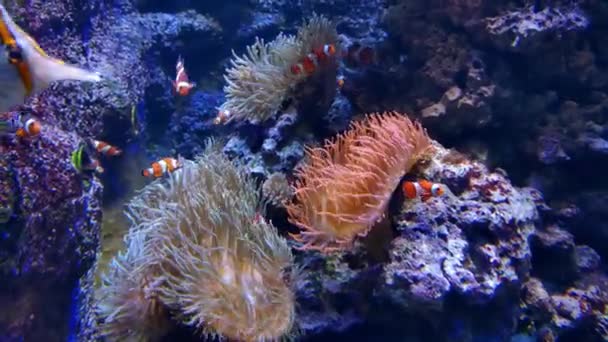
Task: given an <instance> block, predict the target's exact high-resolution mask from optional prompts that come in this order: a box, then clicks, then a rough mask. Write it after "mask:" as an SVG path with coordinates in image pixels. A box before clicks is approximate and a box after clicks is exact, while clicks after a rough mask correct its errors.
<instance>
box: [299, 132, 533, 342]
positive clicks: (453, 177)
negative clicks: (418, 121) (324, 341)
mask: <svg viewBox="0 0 608 342" xmlns="http://www.w3.org/2000/svg"><path fill="white" fill-rule="evenodd" d="M433 149H434V153H433V156H434V157H433V158H429V159H426V160H423V161H421V162H420V163H418V165H417V166H416V167H415V168H414V169H413V170H412V171H411V172H410V177H419V178H424V179H430V180H433V181H434V182H440V183H442V184H445V185H446V186H448V187H449V188H450V189H451V190H452V192H453V196H449V195H446V196H443V197H438V198H433V199H429V200H427V201H424V202H422V201H420V200H408V199H403V196H401V199H396V200H394V201H393V203H392V205H391V217H392V218H393V219H392V221H393V222H392V225H393V226H394V228H395V230H394V231H393V230H391V229H388V231H386V229H377V228H374V230H372V232H371V233H372V235H371V236H368V237H367V238H365V239H363V240H361V243H360V244H357V245H356V246H355V249H353V250H352V251H349V252H347V253H342V254H338V255H334V256H330V257H324V258H322V259H321V258H319V256H318V255H315V254H313V253H310V252H306V253H305V254H303V255H301V256H300V257H301V258H303V261H301V262H303V263H304V264H307V265H310V266H309V267H308V268H309V269H310V271H308V272H305V276H304V277H305V278H306V280H307V282H305V285H304V286H302V287H301V288H299V290H298V292H297V295H298V298H299V299H300V298H301V299H300V300H301V302H302V303H305V304H303V306H304V308H303V309H302V311H303V314H302V316H301V320H302V321H303V322H302V325H303V326H304V327H306V328H307V329H309V330H308V332H309V333H314V332H323V331H327V330H334V329H335V330H336V331H340V330H343V329H346V328H348V327H351V328H352V326H353V325H356V324H361V322H365V324H371V325H372V327H374V329H380V330H385V329H391V330H394V329H395V328H396V329H397V331H396V332H395V331H392V333H394V334H396V335H395V336H407V335H408V334H411V333H412V332H411V331H410V332H407V329H408V328H409V327H410V326H409V325H408V326H401V325H400V324H401V323H399V322H401V321H402V319H403V317H404V316H407V317H411V320H412V324H411V325H412V326H416V325H422V326H429V327H433V328H430V329H429V330H428V331H427V332H425V333H422V334H423V335H422V336H427V337H430V336H433V339H434V340H450V338H455V337H454V336H450V335H449V334H451V333H453V332H452V331H451V329H448V328H447V327H449V326H451V325H453V324H460V325H462V324H461V323H458V321H465V322H469V323H467V324H465V325H464V326H462V327H461V328H460V329H461V330H464V331H461V332H460V334H463V335H469V336H470V335H482V334H483V333H489V331H484V329H488V328H489V325H488V326H485V327H476V326H475V325H474V324H473V323H472V322H475V320H476V319H479V317H476V316H475V315H476V313H475V312H476V310H480V311H482V312H484V313H485V316H484V317H485V318H486V319H488V320H490V319H496V320H497V322H503V323H502V324H504V326H502V327H501V328H500V329H501V330H502V331H503V332H502V333H503V334H504V335H503V337H502V338H507V337H508V336H509V334H510V333H511V332H512V331H513V329H514V327H513V326H512V323H507V322H506V321H501V319H500V317H504V316H501V315H503V314H504V313H505V312H509V311H511V310H514V309H515V308H514V307H513V306H510V307H507V308H505V307H503V306H504V305H505V304H504V303H517V300H518V298H519V291H518V289H519V285H520V284H522V283H523V282H524V281H526V280H527V277H528V275H529V274H530V271H531V265H532V253H531V247H530V244H529V243H528V238H529V237H530V236H531V234H533V232H534V231H535V229H536V222H537V221H538V219H539V213H538V210H537V206H539V205H540V202H539V201H541V202H542V199H539V197H538V193H536V192H535V191H534V190H533V189H529V188H528V189H518V188H515V187H513V186H512V185H511V184H510V183H509V181H508V179H507V178H506V177H505V175H504V173H502V172H501V171H500V170H497V171H495V172H489V171H488V169H487V168H486V167H485V166H483V165H482V164H481V163H479V162H473V161H470V160H468V159H467V158H466V157H465V156H463V155H461V154H459V153H457V152H455V151H451V150H447V149H444V148H443V147H441V146H440V145H438V144H436V143H434V144H433ZM398 197H399V196H396V198H398ZM374 232H376V234H375V236H374ZM382 235H385V236H382ZM386 235H387V236H386ZM313 298H317V299H314V300H313ZM501 303H502V304H501ZM507 306H508V305H507ZM476 308H477V309H476ZM488 311H492V312H494V313H495V314H493V315H494V316H495V317H494V318H490V316H492V315H489V314H488ZM378 312H383V313H382V314H378ZM482 315H484V314H482ZM338 322H339V323H338ZM484 322H487V321H485V320H484ZM492 324H494V323H492ZM375 331H378V330H375ZM490 331H492V330H490ZM372 336H378V335H377V334H372Z"/></svg>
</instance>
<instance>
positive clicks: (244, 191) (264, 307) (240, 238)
mask: <svg viewBox="0 0 608 342" xmlns="http://www.w3.org/2000/svg"><path fill="white" fill-rule="evenodd" d="M183 163H184V165H183V167H182V168H181V169H180V170H178V171H176V172H175V173H173V174H172V175H171V177H170V178H169V179H167V180H165V181H163V180H158V181H156V182H154V183H152V184H150V185H148V186H147V187H146V188H145V189H144V190H143V191H142V192H141V193H140V194H139V195H138V196H136V197H135V198H134V199H133V200H132V201H131V202H130V204H129V206H128V210H129V215H130V217H132V221H133V225H132V228H131V229H130V232H129V235H128V239H129V240H130V242H129V245H128V248H129V250H128V251H127V252H126V254H124V255H122V254H121V255H119V256H118V257H116V258H115V259H114V263H113V264H112V266H111V273H110V274H108V275H107V276H106V277H104V280H105V281H104V284H103V285H102V290H101V292H102V293H103V294H104V297H103V300H101V301H100V309H101V313H102V318H103V319H104V326H107V329H108V330H110V331H115V330H118V332H120V334H131V335H133V334H134V333H136V332H137V333H138V334H139V335H141V334H140V333H147V334H149V333H150V331H149V329H146V328H145V327H146V326H148V325H150V324H154V322H155V321H149V320H148V318H155V317H156V314H155V313H156V311H154V312H150V310H151V309H152V308H153V307H154V305H153V304H154V302H155V301H157V300H158V301H160V303H162V304H163V305H166V306H167V307H168V308H170V309H171V310H172V311H175V312H176V318H177V319H178V320H179V321H181V322H183V323H184V324H185V325H188V326H192V327H194V328H196V329H198V330H200V331H203V332H204V333H205V334H207V335H210V336H220V337H226V338H231V339H238V340H242V341H259V340H267V339H277V338H280V337H282V336H285V335H288V334H290V333H291V330H292V326H293V324H294V320H295V317H294V313H295V304H294V298H293V293H292V290H291V284H290V283H291V281H290V280H289V279H290V278H291V276H290V273H289V272H290V268H291V266H292V263H293V260H292V258H293V257H292V255H291V251H290V249H289V247H288V245H287V242H286V241H285V240H284V239H283V238H282V237H280V236H278V234H277V233H276V231H275V228H274V227H273V226H272V225H271V224H270V223H268V222H266V220H265V219H263V217H262V216H261V215H262V212H261V210H262V201H261V198H260V194H259V189H258V187H257V186H256V184H255V182H254V180H253V178H251V177H250V176H248V175H247V174H246V171H245V168H244V167H242V166H240V165H238V164H235V163H233V162H231V161H230V160H228V158H226V157H225V156H224V155H223V154H222V152H221V149H220V148H219V146H218V145H217V144H214V143H211V142H210V143H209V146H208V147H207V148H206V150H205V151H204V152H203V153H202V155H200V156H199V157H197V159H196V161H194V162H192V161H184V162H183ZM131 249H133V250H131ZM126 274H129V275H130V276H129V277H125V275H126ZM134 274H135V275H134ZM133 282H135V284H133ZM125 299H126V300H125ZM153 313H154V315H152V314H153ZM142 320H146V321H145V322H142ZM129 321H130V322H129ZM133 325H135V326H137V330H136V329H133V328H130V327H131V326H133ZM155 327H156V328H158V326H157V325H155ZM120 334H119V335H118V336H121V335H120ZM136 336H137V335H136Z"/></svg>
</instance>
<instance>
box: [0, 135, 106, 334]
mask: <svg viewBox="0 0 608 342" xmlns="http://www.w3.org/2000/svg"><path fill="white" fill-rule="evenodd" d="M79 142H80V139H79V138H78V136H77V135H75V134H73V133H66V132H64V131H62V130H60V129H57V128H55V127H53V126H45V128H44V131H43V133H42V134H41V135H40V136H38V137H36V138H34V139H32V140H16V139H9V140H5V141H4V145H3V146H2V148H3V149H5V150H3V156H2V160H3V161H4V162H5V164H3V172H4V173H3V176H5V177H6V178H2V188H1V189H2V190H1V191H0V192H1V193H3V194H6V195H7V197H3V198H4V199H12V200H11V202H12V210H13V215H12V216H11V217H10V218H9V221H8V222H6V224H4V225H3V227H2V234H3V241H2V247H3V252H2V254H1V255H0V256H1V258H2V259H1V262H0V265H1V266H2V267H1V269H0V271H1V272H2V277H3V279H4V281H3V287H2V289H3V290H2V294H1V296H2V297H6V296H8V295H9V293H10V294H11V295H10V296H11V297H12V298H11V300H6V301H5V303H6V311H5V312H6V313H7V315H2V317H0V331H2V334H3V335H2V339H3V340H5V339H6V340H13V339H18V338H20V337H21V338H25V339H32V340H37V339H41V338H44V337H45V336H46V337H48V336H54V337H55V338H58V339H60V338H61V336H62V335H63V336H65V335H67V331H65V328H58V327H64V326H65V325H63V324H59V325H58V324H57V322H56V321H55V319H56V318H53V317H56V312H55V310H65V314H67V308H68V307H69V304H70V300H71V289H72V288H73V287H74V286H75V281H76V280H77V279H78V277H79V276H80V275H81V274H84V273H86V271H87V270H88V268H90V267H91V266H92V265H93V262H94V261H95V257H96V250H97V247H98V241H99V223H100V220H101V203H100V198H101V190H102V187H101V184H100V183H99V181H97V180H95V179H91V180H89V181H88V182H87V183H85V182H84V180H83V178H82V176H81V175H80V174H78V173H77V172H76V170H75V169H74V168H73V167H72V165H71V163H70V153H71V152H72V150H73V149H75V148H76V146H77V145H78V143H79ZM51 308H52V310H51Z"/></svg>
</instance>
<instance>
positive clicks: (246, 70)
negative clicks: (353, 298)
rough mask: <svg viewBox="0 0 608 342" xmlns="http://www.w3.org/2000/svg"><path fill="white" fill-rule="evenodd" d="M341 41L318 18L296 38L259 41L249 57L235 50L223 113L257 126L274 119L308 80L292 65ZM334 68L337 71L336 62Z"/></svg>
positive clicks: (329, 24) (281, 36)
mask: <svg viewBox="0 0 608 342" xmlns="http://www.w3.org/2000/svg"><path fill="white" fill-rule="evenodd" d="M337 41H338V33H337V31H336V28H335V25H334V24H333V23H332V22H330V21H329V20H328V19H326V18H324V17H322V16H317V15H314V16H313V17H312V18H311V19H310V20H309V21H307V22H306V23H305V24H304V25H303V26H302V27H301V28H300V29H299V30H298V33H297V35H296V36H291V35H284V34H282V33H281V34H279V35H278V36H277V37H276V38H275V39H274V40H273V41H271V42H269V43H265V42H264V40H262V39H259V38H256V41H255V43H254V44H253V45H251V46H248V47H247V53H246V54H245V55H243V56H237V55H236V53H234V51H233V52H232V54H233V56H234V58H233V59H232V61H231V67H230V68H229V69H227V70H226V74H225V76H224V79H225V81H226V86H225V87H224V93H225V94H226V102H224V103H223V104H222V105H221V106H220V108H219V110H220V112H221V113H230V114H229V115H227V119H226V121H225V122H226V123H227V122H230V121H233V120H236V121H242V120H246V121H249V122H251V123H254V124H257V123H260V122H263V121H265V120H268V119H270V118H272V117H274V116H275V115H276V114H277V113H278V111H279V110H280V109H281V107H282V105H283V104H284V103H286V101H287V100H289V99H290V98H292V97H293V95H294V94H293V91H294V89H295V87H296V85H297V84H298V83H299V82H301V81H302V80H304V79H305V78H306V77H307V75H306V74H303V73H301V74H297V75H295V74H293V73H291V72H290V68H291V66H293V65H294V64H297V63H299V62H301V60H302V59H303V58H304V57H306V56H307V55H308V54H310V53H311V52H312V51H313V49H315V48H319V47H322V46H323V45H325V44H334V45H336V44H337ZM331 65H332V66H333V67H334V68H335V63H333V64H331ZM332 84H333V83H332Z"/></svg>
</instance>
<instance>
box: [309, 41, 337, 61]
mask: <svg viewBox="0 0 608 342" xmlns="http://www.w3.org/2000/svg"><path fill="white" fill-rule="evenodd" d="M313 53H314V54H315V56H316V57H317V59H318V60H319V61H320V62H325V61H326V60H328V59H329V58H331V57H333V56H334V55H335V54H336V46H335V45H334V44H325V45H323V46H322V47H321V48H317V49H313Z"/></svg>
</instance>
